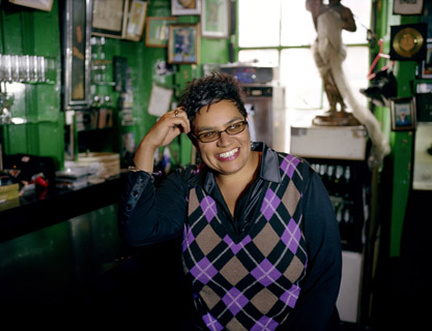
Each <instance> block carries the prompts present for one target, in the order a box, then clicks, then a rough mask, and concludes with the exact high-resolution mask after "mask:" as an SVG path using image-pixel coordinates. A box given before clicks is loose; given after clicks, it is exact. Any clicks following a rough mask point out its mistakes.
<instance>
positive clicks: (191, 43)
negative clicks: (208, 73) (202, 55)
mask: <svg viewBox="0 0 432 331" xmlns="http://www.w3.org/2000/svg"><path fill="white" fill-rule="evenodd" d="M198 29H199V24H171V25H170V26H169V39H168V63H171V64H197V63H198V56H199V54H198V50H199V30H198Z"/></svg>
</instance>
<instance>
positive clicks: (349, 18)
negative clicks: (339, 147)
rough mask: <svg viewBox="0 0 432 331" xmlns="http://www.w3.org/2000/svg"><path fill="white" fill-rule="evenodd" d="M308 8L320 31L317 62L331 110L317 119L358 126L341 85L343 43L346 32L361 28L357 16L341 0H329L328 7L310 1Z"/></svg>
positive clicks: (314, 48) (315, 50)
mask: <svg viewBox="0 0 432 331" xmlns="http://www.w3.org/2000/svg"><path fill="white" fill-rule="evenodd" d="M306 9H307V10H309V11H310V12H311V14H312V19H313V22H314V25H315V29H316V31H317V38H316V40H315V42H314V44H313V46H312V51H313V56H314V60H315V63H316V65H317V67H318V70H319V72H320V75H321V78H322V80H323V83H324V90H325V93H326V95H327V99H328V102H329V104H330V109H329V110H328V111H327V112H326V114H325V115H324V116H317V117H316V118H315V120H314V123H315V124H318V125H358V124H359V122H358V121H357V120H356V119H355V117H353V115H352V114H351V113H348V112H346V108H347V107H346V105H345V102H344V98H343V93H341V92H343V91H341V89H343V88H345V86H340V85H343V84H337V83H338V81H337V79H338V78H340V77H337V76H338V75H339V76H340V75H343V71H342V62H343V61H344V60H345V57H346V49H345V45H344V44H343V42H342V30H347V31H350V32H354V31H356V29H357V26H356V23H355V21H354V16H353V13H352V12H351V10H350V9H349V8H348V7H345V6H343V5H342V4H341V3H340V0H329V4H328V5H324V4H323V3H322V0H306Z"/></svg>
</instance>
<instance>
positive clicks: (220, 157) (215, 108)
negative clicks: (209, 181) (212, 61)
mask: <svg viewBox="0 0 432 331" xmlns="http://www.w3.org/2000/svg"><path fill="white" fill-rule="evenodd" d="M244 120H245V118H244V117H243V115H242V114H241V113H240V111H239V110H238V109H237V107H236V106H235V104H234V103H232V102H231V101H228V100H222V101H219V102H218V103H215V104H213V105H211V106H210V108H209V109H208V110H207V106H205V107H203V108H201V109H200V111H199V112H198V113H197V115H196V116H195V119H194V125H193V127H194V134H195V135H196V136H197V135H199V134H201V133H206V132H210V131H222V130H225V129H226V128H228V127H229V126H230V125H233V124H236V123H239V122H242V121H244ZM196 146H197V148H198V150H199V152H200V155H201V158H202V160H203V162H204V163H205V164H206V165H207V166H208V167H210V168H211V169H213V170H215V171H216V172H217V173H219V174H222V175H230V174H234V173H238V172H239V171H241V170H246V169H247V166H248V165H251V162H252V161H251V158H250V155H251V149H250V134H249V129H248V127H247V126H246V129H245V130H244V131H242V132H240V133H238V134H236V135H229V134H228V133H226V132H222V133H221V135H220V138H219V139H218V140H216V141H213V142H210V143H203V142H201V141H200V140H198V139H197V141H196Z"/></svg>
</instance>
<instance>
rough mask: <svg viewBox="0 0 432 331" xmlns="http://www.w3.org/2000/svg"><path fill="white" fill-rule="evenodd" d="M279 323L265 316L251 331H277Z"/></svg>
mask: <svg viewBox="0 0 432 331" xmlns="http://www.w3.org/2000/svg"><path fill="white" fill-rule="evenodd" d="M278 325H279V323H278V322H276V321H274V320H273V319H271V318H270V317H267V316H263V317H261V318H260V319H259V320H258V322H256V323H255V325H254V326H253V327H252V329H251V331H273V330H276V328H277V327H278Z"/></svg>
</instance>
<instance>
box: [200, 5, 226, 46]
mask: <svg viewBox="0 0 432 331" xmlns="http://www.w3.org/2000/svg"><path fill="white" fill-rule="evenodd" d="M230 2H231V1H230V0H203V2H202V12H201V35H202V36H203V37H208V38H228V35H229V29H230Z"/></svg>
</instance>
